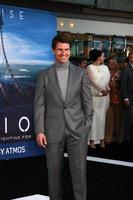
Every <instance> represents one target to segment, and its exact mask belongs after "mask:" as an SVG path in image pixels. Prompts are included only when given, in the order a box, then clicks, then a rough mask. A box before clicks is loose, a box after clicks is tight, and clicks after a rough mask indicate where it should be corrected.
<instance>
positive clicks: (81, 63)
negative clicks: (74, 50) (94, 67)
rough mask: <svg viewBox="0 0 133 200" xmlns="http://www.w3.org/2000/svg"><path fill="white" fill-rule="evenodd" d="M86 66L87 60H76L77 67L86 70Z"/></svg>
mask: <svg viewBox="0 0 133 200" xmlns="http://www.w3.org/2000/svg"><path fill="white" fill-rule="evenodd" d="M87 65H88V61H87V58H78V60H77V66H79V67H82V68H84V69H86V68H87Z"/></svg>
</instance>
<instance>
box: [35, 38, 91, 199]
mask: <svg viewBox="0 0 133 200" xmlns="http://www.w3.org/2000/svg"><path fill="white" fill-rule="evenodd" d="M52 50H53V53H54V55H55V62H54V64H53V65H52V66H51V67H50V68H48V69H46V70H43V71H41V72H40V73H39V74H38V76H37V81H36V89H35V99H34V126H35V134H36V141H37V143H38V145H39V146H40V147H44V148H45V150H46V159H47V168H48V181H49V196H50V200H61V199H62V184H61V183H62V165H63V157H64V148H65V147H66V149H67V153H68V160H69V166H70V173H71V178H72V185H73V193H74V197H75V200H86V156H87V150H88V134H89V130H90V127H91V124H92V116H93V109H92V95H91V90H90V83H89V79H88V76H87V74H86V73H85V70H83V69H82V68H79V67H77V66H75V65H73V64H71V63H70V62H69V58H70V52H71V51H70V41H69V39H68V38H67V37H66V36H65V35H57V36H55V37H54V38H53V40H52Z"/></svg>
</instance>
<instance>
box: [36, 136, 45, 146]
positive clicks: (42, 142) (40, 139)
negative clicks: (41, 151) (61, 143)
mask: <svg viewBox="0 0 133 200" xmlns="http://www.w3.org/2000/svg"><path fill="white" fill-rule="evenodd" d="M36 141H37V144H38V145H39V146H40V147H44V148H45V147H46V146H47V139H46V136H45V134H44V133H38V134H37V135H36Z"/></svg>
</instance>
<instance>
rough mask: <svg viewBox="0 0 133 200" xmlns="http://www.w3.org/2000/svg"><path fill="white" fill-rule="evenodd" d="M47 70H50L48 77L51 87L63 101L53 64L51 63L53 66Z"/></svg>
mask: <svg viewBox="0 0 133 200" xmlns="http://www.w3.org/2000/svg"><path fill="white" fill-rule="evenodd" d="M49 72H50V73H49V78H50V79H51V82H52V84H53V88H54V89H55V91H56V93H57V95H58V96H59V98H60V100H61V101H62V103H63V102H64V100H63V96H62V93H61V89H60V86H59V82H58V78H57V73H56V68H55V65H53V67H51V69H50V71H49Z"/></svg>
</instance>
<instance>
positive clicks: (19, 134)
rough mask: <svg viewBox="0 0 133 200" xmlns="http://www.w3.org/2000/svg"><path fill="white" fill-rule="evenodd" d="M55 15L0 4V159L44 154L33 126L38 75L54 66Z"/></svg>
mask: <svg viewBox="0 0 133 200" xmlns="http://www.w3.org/2000/svg"><path fill="white" fill-rule="evenodd" d="M55 34H56V16H55V15H54V14H53V13H51V12H45V11H43V10H36V9H27V8H21V7H12V6H5V5H0V160H4V159H13V158H20V157H28V156H37V155H42V154H44V149H41V148H40V147H38V146H37V144H36V142H35V136H34V127H33V125H34V124H33V99H34V86H35V79H36V75H37V73H38V72H39V71H40V70H42V69H44V68H47V67H49V66H50V65H51V64H52V63H53V55H52V53H51V39H52V38H53V36H54V35H55Z"/></svg>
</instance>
